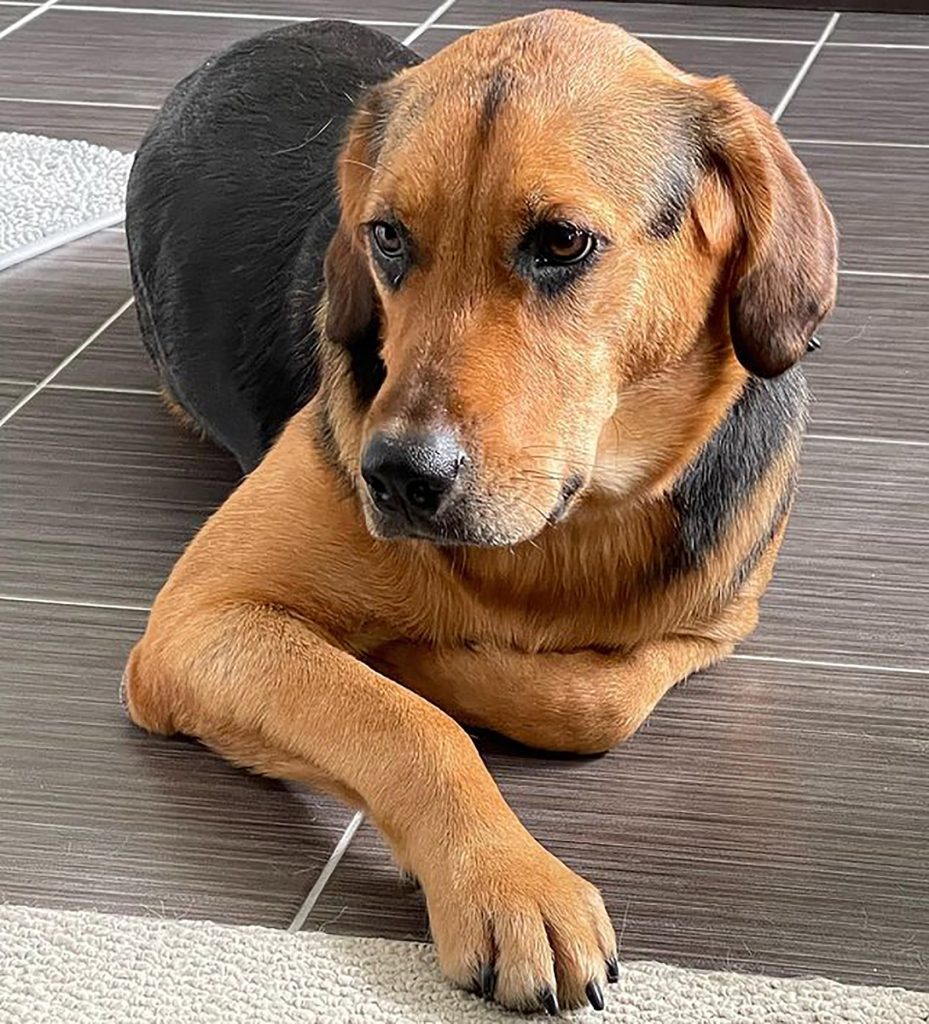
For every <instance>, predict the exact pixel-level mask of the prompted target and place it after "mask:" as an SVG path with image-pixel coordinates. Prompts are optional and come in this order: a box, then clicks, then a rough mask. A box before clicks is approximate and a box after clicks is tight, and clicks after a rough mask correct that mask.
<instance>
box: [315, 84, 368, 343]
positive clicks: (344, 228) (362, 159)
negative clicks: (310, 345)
mask: <svg viewBox="0 0 929 1024" xmlns="http://www.w3.org/2000/svg"><path fill="white" fill-rule="evenodd" d="M378 94H379V91H378V89H377V87H375V88H374V89H371V90H369V91H368V92H367V93H366V94H365V95H364V96H362V98H361V100H360V101H359V103H358V106H357V108H356V110H355V113H354V115H353V116H352V119H351V122H350V123H349V130H348V134H347V136H346V139H345V144H344V145H343V147H342V150H341V152H340V153H339V158H338V162H337V165H336V172H337V182H338V194H339V224H338V226H337V227H336V231H335V234H334V235H333V237H332V240H331V241H330V243H329V248H328V249H327V250H326V259H325V262H324V264H323V270H324V274H325V279H326V299H327V308H326V333H327V334H328V336H329V337H330V338H331V339H332V340H333V341H334V342H335V343H336V344H337V345H341V346H343V347H345V348H347V349H349V350H351V349H352V348H354V347H357V345H358V344H359V343H364V342H367V341H369V340H370V336H371V334H372V333H374V334H375V335H376V334H377V331H378V328H379V324H378V313H377V294H376V292H375V290H374V282H373V281H372V279H371V271H370V268H369V266H368V260H367V257H366V255H365V252H364V250H363V248H362V244H361V240H360V239H359V238H357V237H356V233H355V232H356V227H357V225H358V223H359V221H360V219H361V216H362V208H363V205H364V200H365V196H366V193H367V189H368V185H369V183H370V180H371V173H372V171H373V167H374V164H375V162H376V160H377V153H376V151H374V140H373V137H372V136H373V131H374V127H375V120H376V117H377V115H378V111H379V110H380V105H379V103H378V99H377V97H378Z"/></svg>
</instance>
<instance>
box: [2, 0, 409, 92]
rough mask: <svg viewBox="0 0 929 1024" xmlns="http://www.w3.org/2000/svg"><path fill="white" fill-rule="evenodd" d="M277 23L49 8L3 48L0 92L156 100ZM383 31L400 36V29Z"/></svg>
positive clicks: (258, 20) (255, 20) (276, 25)
mask: <svg viewBox="0 0 929 1024" xmlns="http://www.w3.org/2000/svg"><path fill="white" fill-rule="evenodd" d="M280 24H281V22H273V21H267V20H261V19H260V18H256V19H254V20H252V19H249V18H194V17H184V16H181V17H170V16H165V15H157V14H131V15H130V14H119V13H99V12H88V11H56V10H55V9H54V8H52V9H50V10H49V11H48V12H46V13H45V14H43V15H42V17H41V18H37V19H36V20H35V21H33V22H31V23H30V24H29V25H26V26H24V27H23V28H22V29H20V30H19V31H18V32H17V33H16V39H17V42H18V45H16V46H14V47H7V48H5V49H4V51H3V61H2V62H0V95H6V96H18V97H24V98H27V99H45V100H90V101H95V102H104V103H147V104H155V105H160V104H161V103H162V102H163V100H164V98H165V97H166V96H167V95H168V93H169V92H170V91H171V89H172V88H173V87H174V85H175V84H176V83H177V82H178V81H179V80H180V79H181V78H183V77H184V76H185V75H186V74H188V73H189V72H191V71H193V70H194V69H195V68H197V67H198V66H199V65H200V64H202V63H203V61H204V60H206V59H207V57H209V56H210V55H211V54H213V53H216V52H217V51H219V50H223V49H225V48H226V47H227V46H229V45H231V44H232V43H234V42H236V41H237V40H239V39H246V38H248V37H249V36H253V35H257V34H258V33H259V32H265V31H268V30H269V29H273V28H275V27H278V26H279V25H280ZM384 31H386V32H388V33H393V34H395V35H396V34H399V36H401V37H402V36H403V35H404V34H405V33H406V31H407V30H406V29H402V28H398V29H385V30H384Z"/></svg>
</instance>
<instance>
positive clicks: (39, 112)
mask: <svg viewBox="0 0 929 1024" xmlns="http://www.w3.org/2000/svg"><path fill="white" fill-rule="evenodd" d="M154 113H155V111H154V110H129V109H126V108H124V107H82V106H67V105H63V104H60V103H41V102H40V103H24V102H21V101H20V102H17V101H15V100H4V99H0V132H31V133H33V134H35V135H51V136H52V137H53V138H56V139H83V140H84V141H85V142H93V143H95V144H96V145H98V146H109V147H110V148H111V149H118V150H120V151H122V152H123V153H131V152H132V151H133V150H135V149H136V148H137V147H138V145H139V142H140V140H141V139H142V136H143V135H144V134H145V131H146V129H147V128H148V126H149V124H150V122H151V120H152V117H153V116H154Z"/></svg>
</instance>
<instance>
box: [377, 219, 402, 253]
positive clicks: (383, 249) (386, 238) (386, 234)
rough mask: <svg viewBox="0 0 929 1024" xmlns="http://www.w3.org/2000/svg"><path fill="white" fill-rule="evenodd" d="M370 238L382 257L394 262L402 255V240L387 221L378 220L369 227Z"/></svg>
mask: <svg viewBox="0 0 929 1024" xmlns="http://www.w3.org/2000/svg"><path fill="white" fill-rule="evenodd" d="M371 237H372V238H373V239H374V244H375V245H376V246H377V248H378V249H379V251H380V253H381V255H382V256H386V257H387V259H389V260H395V259H396V258H397V257H398V256H401V255H403V239H402V238H401V236H400V232H399V231H398V230H397V229H396V228H395V227H394V226H393V224H388V223H387V221H383V220H379V221H377V222H376V223H374V224H372V225H371Z"/></svg>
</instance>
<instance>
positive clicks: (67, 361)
mask: <svg viewBox="0 0 929 1024" xmlns="http://www.w3.org/2000/svg"><path fill="white" fill-rule="evenodd" d="M133 302H135V299H134V298H131V297H130V298H128V299H126V301H125V302H124V303H123V304H122V305H121V306H120V307H119V309H117V310H116V312H115V313H112V314H111V315H110V316H108V317H107V318H106V320H104V321H103V323H102V324H100V326H99V327H98V328H97V329H96V330H95V331H94V332H93V333H92V334H90V335H89V336H88V337H87V338H85V339H84V340H83V341H82V342H81V343H80V345H78V346H77V348H76V349H74V351H73V352H72V353H71V354H70V355H68V356H65V358H64V359H62V361H61V362H60V363H59V364H58V365H57V366H56V367H55V369H54V370H52V372H51V373H50V374H48V375H47V376H46V377H43V378H42V380H40V381H39V383H38V384H36V385H35V386H34V387H33V388H32V389H31V390H30V391H27V392H26V394H25V395H23V397H22V398H21V399H20V400H19V401H18V402H17V403H16V404H15V405H14V406H13V407H12V408H11V409H8V410H7V411H6V412H5V413H4V414H3V416H0V427H4V426H6V424H7V423H9V422H10V420H11V419H12V418H13V417H14V416H15V415H16V414H17V413H18V412H19V411H20V409H22V408H23V407H24V406H26V405H28V404H29V403H30V402H31V401H32V400H33V398H35V397H36V395H39V394H41V393H42V392H43V391H44V390H45V388H47V387H48V385H49V384H51V382H52V381H53V380H54V379H55V378H56V377H57V376H58V374H59V373H61V372H62V370H65V369H66V368H67V367H68V366H70V365H71V363H73V362H74V360H75V359H77V357H78V356H79V355H80V354H81V353H82V352H83V351H84V350H85V349H87V348H88V347H89V346H90V345H92V344H93V343H94V342H95V341H96V340H97V338H99V337H100V335H101V334H103V332H104V331H105V330H106V329H107V328H108V327H110V326H112V325H113V324H114V323H115V322H116V321H117V320H118V319H119V318H120V317H121V316H122V315H123V313H125V312H126V310H127V309H128V308H129V307H130V306H131V305H132V304H133Z"/></svg>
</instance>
